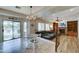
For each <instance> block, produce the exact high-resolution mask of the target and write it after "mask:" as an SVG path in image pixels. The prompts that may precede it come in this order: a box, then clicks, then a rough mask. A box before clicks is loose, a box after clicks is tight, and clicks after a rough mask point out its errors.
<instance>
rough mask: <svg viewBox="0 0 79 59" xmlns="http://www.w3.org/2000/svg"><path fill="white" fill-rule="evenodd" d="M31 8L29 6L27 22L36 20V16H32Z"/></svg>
mask: <svg viewBox="0 0 79 59" xmlns="http://www.w3.org/2000/svg"><path fill="white" fill-rule="evenodd" d="M32 8H33V7H32V6H30V14H29V15H28V16H27V19H29V20H36V16H34V15H32Z"/></svg>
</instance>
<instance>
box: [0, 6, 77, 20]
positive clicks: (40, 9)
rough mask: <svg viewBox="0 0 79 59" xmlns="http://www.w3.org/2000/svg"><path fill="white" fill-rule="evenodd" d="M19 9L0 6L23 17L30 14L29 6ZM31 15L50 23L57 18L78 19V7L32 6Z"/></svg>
mask: <svg viewBox="0 0 79 59" xmlns="http://www.w3.org/2000/svg"><path fill="white" fill-rule="evenodd" d="M20 7H21V8H15V6H0V8H3V9H7V10H11V11H14V12H18V13H22V14H25V15H29V14H30V7H29V6H20ZM32 15H36V16H38V17H43V18H45V19H47V20H48V21H52V20H53V19H56V18H57V17H59V19H79V7H78V6H33V8H32Z"/></svg>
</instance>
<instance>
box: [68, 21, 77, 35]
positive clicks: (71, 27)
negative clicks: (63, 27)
mask: <svg viewBox="0 0 79 59" xmlns="http://www.w3.org/2000/svg"><path fill="white" fill-rule="evenodd" d="M77 25H78V23H77V21H68V22H67V35H69V36H77V32H78V30H77V27H78V26H77Z"/></svg>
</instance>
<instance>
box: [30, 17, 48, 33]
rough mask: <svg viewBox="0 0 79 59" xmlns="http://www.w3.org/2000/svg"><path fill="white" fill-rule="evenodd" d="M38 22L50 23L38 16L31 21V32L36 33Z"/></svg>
mask: <svg viewBox="0 0 79 59" xmlns="http://www.w3.org/2000/svg"><path fill="white" fill-rule="evenodd" d="M38 23H48V22H47V21H45V20H43V19H40V18H37V19H36V20H31V21H30V33H31V34H34V33H35V32H36V31H37V29H38V28H37V24H38Z"/></svg>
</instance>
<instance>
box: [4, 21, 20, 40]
mask: <svg viewBox="0 0 79 59" xmlns="http://www.w3.org/2000/svg"><path fill="white" fill-rule="evenodd" d="M14 38H20V22H14V21H3V40H4V41H6V40H11V39H14Z"/></svg>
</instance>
